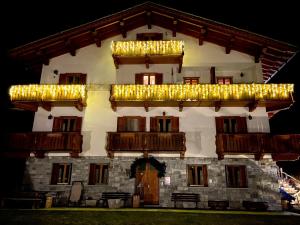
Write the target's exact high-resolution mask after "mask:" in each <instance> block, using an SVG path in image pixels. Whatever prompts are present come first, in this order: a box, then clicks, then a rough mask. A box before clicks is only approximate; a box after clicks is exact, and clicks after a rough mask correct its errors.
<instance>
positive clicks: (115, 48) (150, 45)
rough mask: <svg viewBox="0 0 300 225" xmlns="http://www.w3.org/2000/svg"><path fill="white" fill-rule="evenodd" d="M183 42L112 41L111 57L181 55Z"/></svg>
mask: <svg viewBox="0 0 300 225" xmlns="http://www.w3.org/2000/svg"><path fill="white" fill-rule="evenodd" d="M183 46H184V42H183V41H112V43H111V50H112V54H113V55H120V56H144V55H181V54H183Z"/></svg>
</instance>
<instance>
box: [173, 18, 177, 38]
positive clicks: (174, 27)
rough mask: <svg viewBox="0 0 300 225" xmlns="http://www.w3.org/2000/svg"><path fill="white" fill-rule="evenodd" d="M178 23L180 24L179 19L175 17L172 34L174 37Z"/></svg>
mask: <svg viewBox="0 0 300 225" xmlns="http://www.w3.org/2000/svg"><path fill="white" fill-rule="evenodd" d="M177 24H178V20H177V19H175V18H174V19H173V26H172V36H173V37H176V32H177Z"/></svg>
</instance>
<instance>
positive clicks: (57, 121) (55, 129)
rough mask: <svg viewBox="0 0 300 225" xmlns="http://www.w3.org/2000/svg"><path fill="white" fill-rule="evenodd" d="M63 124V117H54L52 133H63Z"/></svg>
mask: <svg viewBox="0 0 300 225" xmlns="http://www.w3.org/2000/svg"><path fill="white" fill-rule="evenodd" d="M62 122H63V120H62V118H61V117H54V119H53V126H52V131H53V132H59V131H61V126H62Z"/></svg>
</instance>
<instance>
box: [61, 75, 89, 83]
mask: <svg viewBox="0 0 300 225" xmlns="http://www.w3.org/2000/svg"><path fill="white" fill-rule="evenodd" d="M59 84H86V74H83V73H62V74H60V75H59Z"/></svg>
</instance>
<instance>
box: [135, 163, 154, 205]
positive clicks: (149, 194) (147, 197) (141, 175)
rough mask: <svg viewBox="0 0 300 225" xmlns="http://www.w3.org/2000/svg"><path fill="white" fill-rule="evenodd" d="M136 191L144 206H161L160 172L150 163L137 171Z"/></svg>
mask: <svg viewBox="0 0 300 225" xmlns="http://www.w3.org/2000/svg"><path fill="white" fill-rule="evenodd" d="M136 190H137V191H136V192H137V193H138V194H140V199H141V200H142V201H143V202H144V205H158V204H159V180H158V172H157V170H156V169H155V168H154V167H153V166H151V165H150V163H146V165H145V168H143V169H141V168H139V169H137V172H136Z"/></svg>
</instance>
